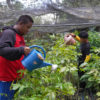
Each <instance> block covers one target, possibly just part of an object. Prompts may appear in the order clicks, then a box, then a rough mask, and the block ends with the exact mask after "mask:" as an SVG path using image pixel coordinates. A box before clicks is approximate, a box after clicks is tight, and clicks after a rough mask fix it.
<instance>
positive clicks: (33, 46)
mask: <svg viewBox="0 0 100 100" xmlns="http://www.w3.org/2000/svg"><path fill="white" fill-rule="evenodd" d="M35 47H37V48H39V49H41V50H42V51H43V53H44V58H46V52H45V50H44V49H43V48H42V47H40V46H38V45H32V46H30V47H29V48H35Z"/></svg>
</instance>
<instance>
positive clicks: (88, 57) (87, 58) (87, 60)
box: [84, 54, 91, 62]
mask: <svg viewBox="0 0 100 100" xmlns="http://www.w3.org/2000/svg"><path fill="white" fill-rule="evenodd" d="M90 58H91V56H90V54H89V55H86V58H85V61H84V62H89V61H90Z"/></svg>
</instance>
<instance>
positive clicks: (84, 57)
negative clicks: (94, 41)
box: [71, 31, 90, 91]
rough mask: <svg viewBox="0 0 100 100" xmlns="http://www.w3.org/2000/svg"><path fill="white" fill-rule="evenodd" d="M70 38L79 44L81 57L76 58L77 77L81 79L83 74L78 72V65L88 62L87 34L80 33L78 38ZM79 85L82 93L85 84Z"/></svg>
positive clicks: (88, 45)
mask: <svg viewBox="0 0 100 100" xmlns="http://www.w3.org/2000/svg"><path fill="white" fill-rule="evenodd" d="M71 36H72V37H74V38H75V39H76V40H78V41H79V42H80V52H81V54H82V55H81V56H80V57H79V58H78V75H79V78H81V77H82V76H83V75H84V72H83V71H81V70H80V65H81V64H82V63H84V62H88V61H89V60H90V43H89V41H88V33H87V32H85V31H82V32H80V33H79V36H76V35H74V34H71ZM84 67H85V66H84ZM79 85H80V88H81V89H82V91H84V89H85V86H86V83H85V82H82V81H80V83H79Z"/></svg>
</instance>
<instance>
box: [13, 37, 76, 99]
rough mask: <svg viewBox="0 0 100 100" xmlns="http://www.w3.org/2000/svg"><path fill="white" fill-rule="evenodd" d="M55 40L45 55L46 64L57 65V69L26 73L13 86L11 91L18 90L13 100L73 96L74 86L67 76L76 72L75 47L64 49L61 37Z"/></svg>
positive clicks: (43, 69)
mask: <svg viewBox="0 0 100 100" xmlns="http://www.w3.org/2000/svg"><path fill="white" fill-rule="evenodd" d="M51 38H52V39H54V38H55V36H51ZM56 39H57V41H56V42H55V46H53V47H52V48H51V51H49V52H48V53H47V59H46V62H50V63H53V64H58V66H59V67H58V69H56V70H55V71H53V70H52V68H51V67H45V68H41V69H37V70H33V71H32V72H28V71H26V72H25V77H24V78H23V80H21V81H20V82H18V84H14V85H13V89H15V90H16V89H19V90H18V92H17V93H16V96H15V100H31V99H32V100H56V98H58V100H61V97H62V98H63V97H64V96H65V95H66V96H69V95H74V93H75V86H73V84H72V83H71V81H72V79H71V78H70V76H69V74H71V73H72V74H75V73H76V70H77V68H76V59H75V56H76V52H74V53H73V51H75V47H74V46H70V47H66V46H65V45H64V42H63V37H61V38H60V36H59V37H58V36H57V37H56ZM54 40H55V39H54ZM47 49H48V48H47ZM67 77H68V78H67ZM19 94H20V96H18V95H19Z"/></svg>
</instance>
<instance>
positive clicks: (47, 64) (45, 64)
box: [40, 62, 52, 68]
mask: <svg viewBox="0 0 100 100" xmlns="http://www.w3.org/2000/svg"><path fill="white" fill-rule="evenodd" d="M46 66H52V64H50V63H46V62H43V64H41V65H40V68H41V67H46Z"/></svg>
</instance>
